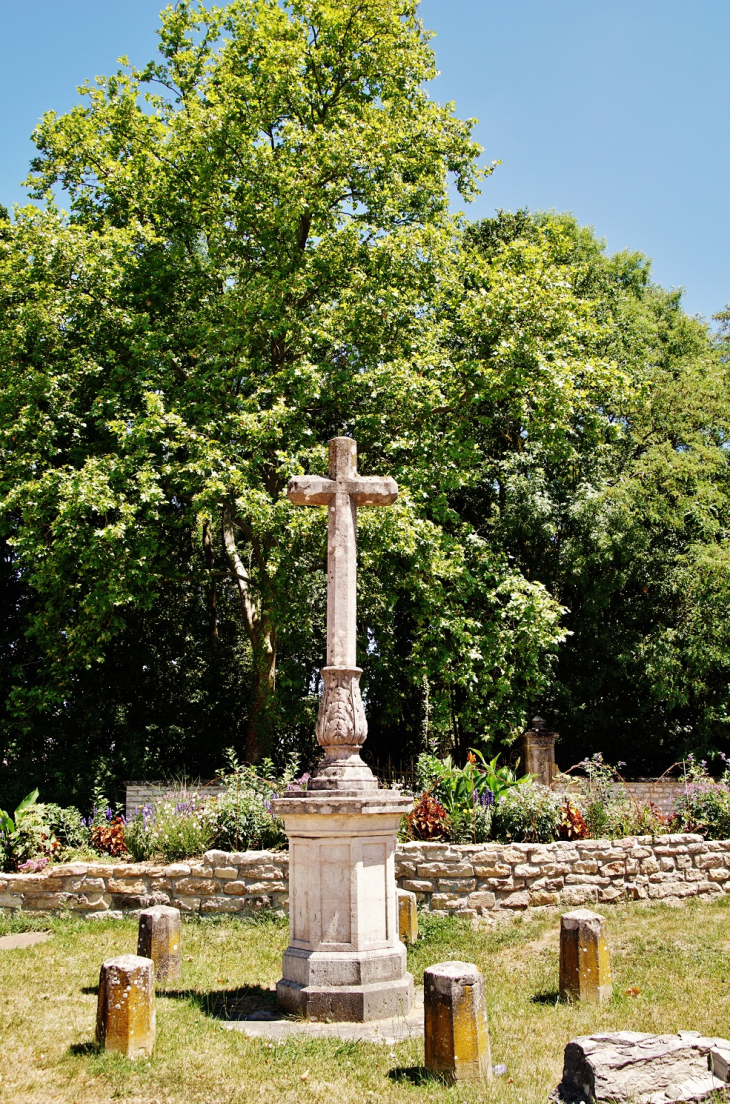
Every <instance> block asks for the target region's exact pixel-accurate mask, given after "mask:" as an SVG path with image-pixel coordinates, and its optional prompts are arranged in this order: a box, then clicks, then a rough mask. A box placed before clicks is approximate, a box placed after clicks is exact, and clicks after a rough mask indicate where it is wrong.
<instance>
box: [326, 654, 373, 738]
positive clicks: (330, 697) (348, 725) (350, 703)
mask: <svg viewBox="0 0 730 1104" xmlns="http://www.w3.org/2000/svg"><path fill="white" fill-rule="evenodd" d="M361 674H362V670H361V669H360V668H359V667H323V668H322V678H323V680H324V692H323V694H322V700H321V701H320V703H319V715H318V717H317V728H316V732H317V740H318V741H319V743H320V745H321V746H322V747H324V748H327V747H341V746H345V747H362V745H363V744H364V743H365V738H366V737H367V734H368V725H367V721H366V720H365V709H364V708H363V704H362V698H361V697H360V675H361Z"/></svg>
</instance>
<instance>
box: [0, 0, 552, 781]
mask: <svg viewBox="0 0 730 1104" xmlns="http://www.w3.org/2000/svg"><path fill="white" fill-rule="evenodd" d="M161 49H162V56H163V60H162V61H161V62H160V63H159V64H152V65H149V66H148V67H147V68H146V69H144V70H142V71H138V70H135V69H133V68H132V69H130V68H126V69H124V70H123V71H120V72H119V73H117V74H116V75H115V76H114V77H111V78H107V79H102V80H100V81H99V82H98V83H97V84H96V85H95V86H93V87H87V88H85V89H84V90H83V92H84V96H85V97H86V100H87V103H86V105H85V106H79V107H77V108H75V109H74V110H73V111H72V112H71V113H70V114H68V115H66V116H63V117H61V118H57V117H56V116H53V115H49V116H47V117H46V118H45V119H44V121H43V123H42V124H41V126H40V128H39V129H38V131H37V133H36V141H37V144H38V147H39V156H38V157H37V158H36V160H35V162H34V166H33V176H32V182H33V187H34V189H35V194H36V196H37V197H42V196H44V195H47V193H48V190H49V189H51V188H53V187H54V186H56V185H59V184H60V185H61V186H62V187H63V188H64V189H65V190H66V192H67V194H68V196H69V197H70V205H71V206H70V216H69V217H68V218H66V217H65V216H62V215H61V214H59V213H58V212H57V211H56V209H55V208H54V207H53V204H52V202H50V201H49V204H48V206H47V208H46V210H45V211H43V212H37V211H35V210H34V209H32V208H31V209H28V210H26V211H24V212H21V213H19V215H18V218H17V220H16V222H15V224H14V225H13V226H12V229H11V230H10V232H9V236H7V237H6V238H5V239H4V240H3V246H2V253H1V254H0V288H1V289H2V293H1V295H2V300H1V303H0V311H1V312H2V325H1V326H0V332H1V335H2V336H0V373H1V379H0V402H1V403H2V406H1V407H0V427H1V429H0V431H1V432H2V449H3V453H2V486H1V488H0V491H1V494H2V519H3V522H2V524H3V534H4V536H5V539H6V541H7V542H8V545H7V546H8V548H9V550H10V552H9V555H10V557H11V560H12V563H11V565H10V568H9V571H10V573H11V575H12V577H13V579H14V580H16V581H17V584H18V586H19V587H20V588H21V590H22V594H23V601H24V602H25V605H24V606H23V608H22V609H21V610H19V612H18V615H17V617H18V624H17V626H16V632H15V635H14V644H13V655H14V657H15V659H14V660H11V662H10V663H9V665H8V667H7V670H6V678H7V682H8V687H9V691H8V700H9V710H10V713H9V716H10V721H9V722H8V723H9V725H10V729H11V731H12V733H14V735H13V741H14V742H13V743H12V748H11V759H12V760H13V762H14V763H15V767H14V768H13V769H15V770H16V771H17V769H19V768H18V764H19V763H20V761H21V759H22V755H23V749H24V748H27V747H28V746H29V741H30V739H31V735H32V734H34V733H36V734H37V733H38V730H39V728H40V727H41V726H42V724H43V719H44V718H47V717H49V716H50V715H54V714H58V713H63V712H64V711H68V709H69V708H70V705H69V703H72V704H73V703H76V704H75V705H74V706H73V707H74V708H77V709H80V710H81V713H82V714H83V715H84V716H85V717H86V719H87V722H88V727H89V731H90V732H91V731H92V730H93V731H94V732H95V737H94V738H95V739H96V741H97V744H96V747H97V749H98V757H99V760H100V762H101V760H102V759H103V754H102V750H101V749H102V746H103V744H104V743H106V746H107V749H108V752H107V754H108V757H109V758H110V759H111V760H114V763H115V764H116V766H115V768H114V769H115V770H116V772H117V774H116V777H117V778H119V777H120V775H121V773H122V771H123V770H125V762H126V769H129V764H130V762H132V761H134V762H135V763H138V764H141V765H142V766H145V765H146V766H147V767H149V765H150V763H152V764H155V763H159V762H160V760H161V757H162V756H163V753H162V752H161V750H160V747H161V737H160V735H159V733H158V734H155V733H154V732H151V731H149V730H148V729H147V728H145V727H144V725H138V726H137V728H136V732H137V736H136V737H135V739H134V740H131V739H130V741H129V745H128V746H132V745H134V746H137V748H138V752H137V753H135V755H136V757H135V756H129V757H128V758H127V759H126V760H125V759H124V754H123V752H122V751H121V750H120V746H119V742H123V741H119V742H118V740H119V737H123V736H124V734H125V732H127V731H128V727H127V722H125V724H120V723H119V722H118V721H115V722H114V727H113V732H114V733H115V735H114V736H113V737H112V735H110V732H109V730H107V731H106V732H101V733H100V732H99V727H104V726H105V725H106V724H107V720H106V718H107V717H108V716H109V715H110V714H112V713H114V703H115V700H116V701H117V703H118V701H119V697H120V679H121V677H122V675H123V672H120V674H119V676H118V677H116V679H115V678H110V679H109V680H108V681H107V687H108V689H107V690H103V691H99V693H101V694H102V696H104V695H106V696H105V697H104V700H105V702H106V707H105V711H104V717H105V720H104V722H103V723H101V724H99V723H98V724H97V727H96V728H94V721H93V717H91V716H90V715H89V713H88V712H84V709H85V707H84V706H83V705H79V700H80V696H81V695H82V690H83V689H84V688H86V689H87V693H88V687H89V686H90V685H93V686H97V687H98V681H95V680H94V677H93V675H94V672H95V671H96V672H98V671H99V665H100V664H104V666H105V667H106V670H107V671H110V670H111V667H112V665H114V664H116V658H117V657H116V655H115V653H116V649H117V647H118V646H119V645H120V642H126V645H127V646H128V647H129V648H131V649H132V653H135V654H138V653H139V647H140V645H144V647H143V649H142V650H143V651H144V652H145V655H147V656H150V655H152V654H154V655H155V656H156V659H154V663H155V664H156V665H157V666H156V670H158V671H160V672H161V671H162V670H163V668H164V667H165V664H166V663H170V662H172V652H168V653H167V654H165V649H164V648H159V647H157V648H155V647H153V646H152V641H153V638H154V635H155V632H156V631H158V630H159V631H161V632H162V631H164V632H167V633H168V634H169V637H170V638H171V639H176V640H180V641H182V640H184V639H185V638H186V635H187V634H188V633H190V634H192V637H193V641H194V643H193V644H192V645H191V647H190V648H189V649H186V656H187V662H186V663H184V664H182V668H183V669H184V671H185V672H186V673H187V675H188V677H189V681H190V684H191V685H190V693H189V696H188V698H187V705H186V709H187V710H188V716H187V719H186V720H185V721H184V722H180V723H179V724H178V725H177V729H178V730H180V729H182V730H184V732H185V737H184V738H182V737H181V739H180V741H179V742H178V748H179V749H180V753H181V754H187V752H186V750H185V749H187V750H188V751H189V750H190V748H191V742H192V737H191V732H192V730H193V729H194V724H193V723H192V721H191V717H192V716H198V717H200V716H204V717H205V718H206V723H208V724H209V723H210V720H211V717H213V716H214V715H215V711H213V712H211V711H210V710H209V711H207V712H206V711H205V710H203V711H202V713H201V712H200V711H199V712H198V713H197V714H195V711H194V710H193V711H192V713H191V712H190V705H191V701H192V697H193V695H194V693H196V692H198V691H199V692H200V693H201V694H202V690H200V679H201V678H202V677H203V676H202V674H200V672H203V671H207V672H209V675H207V676H206V679H207V685H210V684H211V683H212V682H214V681H215V678H216V674H217V675H220V671H221V670H223V669H224V670H225V671H226V672H228V674H227V675H226V677H225V679H222V681H224V682H226V685H227V686H228V687H229V688H230V695H231V696H229V695H228V693H227V694H223V693H222V694H221V698H220V701H222V702H226V703H229V702H231V701H232V700H233V695H234V691H235V690H236V689H237V690H238V691H239V692H240V690H241V681H240V678H239V679H236V677H235V676H234V674H233V671H234V667H235V664H236V662H238V663H240V662H241V647H240V643H236V642H231V643H230V647H229V648H228V651H227V652H226V653H225V656H224V658H221V647H220V646H218V647H217V648H216V646H215V644H214V641H215V637H216V631H217V626H218V621H219V616H220V611H221V610H224V611H225V618H226V619H227V624H228V625H230V612H231V608H232V606H231V587H232V586H233V587H234V588H235V594H236V601H237V604H238V617H239V618H240V624H241V625H242V627H243V631H244V634H245V640H246V642H247V647H248V651H247V655H248V661H247V663H248V669H249V675H248V676H247V678H248V683H247V686H248V694H247V695H246V700H245V701H244V702H242V703H241V706H240V707H239V708H240V709H241V711H242V712H245V713H246V724H247V732H246V740H245V747H244V753H245V755H246V757H248V758H251V759H254V758H256V757H257V756H259V755H260V754H261V753H262V751H264V750H269V748H270V747H271V744H272V739H273V734H274V733H276V735H277V746H278V747H279V748H281V747H282V746H287V742H288V743H289V744H291V743H292V741H293V742H294V743H296V742H297V740H299V741H300V742H301V738H302V735H301V734H302V731H303V730H304V728H306V729H307V732H308V735H307V741H308V746H311V734H309V733H310V730H311V721H312V716H313V706H314V704H315V702H316V669H317V667H318V666H319V665H320V664H321V661H322V658H323V647H322V612H323V602H322V596H323V586H324V573H323V566H324V562H325V556H324V549H325V526H324V524H323V518H322V517H321V516H320V514H319V512H317V511H305V510H297V509H296V508H292V507H291V506H290V504H289V503H288V501H287V499H286V497H285V494H284V489H285V486H286V482H287V479H288V478H289V477H290V476H291V475H292V474H295V473H297V472H301V471H307V470H308V471H322V470H324V469H325V468H326V442H327V440H328V438H330V437H331V436H333V435H335V434H338V433H352V434H353V435H354V436H356V437H357V439H358V441H359V445H360V455H361V466H362V469H363V470H364V471H380V472H385V471H390V472H392V474H393V475H394V476H395V477H396V478H397V479H398V480H399V482H400V484H401V486H402V495H401V498H400V500H399V503H398V505H397V507H396V508H395V509H394V510H392V511H382V512H381V513H383V514H387V515H388V516H387V517H386V518H385V519H383V518H379V519H377V520H375V519H374V518H370V517H369V516H368V514H367V511H364V512H363V515H362V526H361V550H362V557H361V562H362V565H363V569H364V570H363V573H362V576H361V577H362V580H363V586H362V591H361V614H360V625H359V629H360V638H361V641H362V647H363V649H364V650H365V649H366V650H367V655H368V667H369V669H370V673H371V681H370V686H369V687H368V688H367V690H368V694H369V699H368V700H369V702H370V701H372V703H373V704H377V703H378V702H380V703H381V704H382V709H381V714H382V717H383V720H382V724H381V726H380V727H381V729H383V728H385V727H387V725H388V724H389V723H390V720H392V719H393V718H396V719H397V718H399V717H400V718H402V717H403V716H405V715H406V714H413V713H414V710H413V708H412V703H413V702H414V700H415V701H416V703H417V704H418V703H421V702H422V701H425V700H426V699H427V700H428V707H427V708H425V707H424V709H420V705H419V708H418V709H416V710H415V713H416V714H420V713H424V715H425V716H426V718H427V723H428V724H429V725H430V729H429V732H430V735H432V738H433V739H434V740H437V741H438V740H441V741H443V740H446V739H453V740H454V741H455V742H456V743H457V746H461V745H463V744H464V743H465V742H466V741H468V740H470V739H472V738H477V737H483V736H485V735H493V736H495V737H497V738H510V737H511V736H512V735H513V734H514V731H515V730H516V729H517V728H518V727H519V725H520V724H521V723H522V721H523V720H524V716H525V709H526V701H527V700H528V699H529V698H530V697H534V696H535V695H536V694H539V693H540V690H541V688H543V687H544V686H545V685H546V684H547V678H548V675H549V658H548V657H549V655H550V654H551V653H552V652H553V651H554V648H555V646H556V644H557V642H558V641H559V639H560V638H561V635H562V633H561V629H560V625H559V619H560V610H559V607H558V605H557V603H556V602H555V601H554V600H553V599H551V597H550V596H549V594H548V593H547V592H546V590H545V588H544V587H542V586H541V585H540V584H539V583H532V582H529V581H527V580H525V579H524V578H523V577H522V575H521V574H520V572H519V571H516V570H515V569H514V568H513V567H512V566H511V565H510V563H509V562H508V560H507V559H506V557H505V556H504V555H503V554H502V553H500V552H499V551H498V550H497V551H495V550H494V549H493V548H492V547H490V546H488V545H487V544H486V543H485V542H484V541H483V540H482V539H481V538H480V536H479V534H478V533H477V532H476V531H475V529H474V527H473V526H472V525H471V523H470V522H469V521H468V520H466V521H465V520H464V519H463V518H462V517H461V516H460V514H459V512H458V511H457V510H455V509H454V508H453V506H452V504H451V499H452V498H453V496H454V494H456V493H458V492H459V491H460V489H461V488H462V486H463V485H464V483H465V482H466V483H469V481H470V480H471V475H470V465H471V462H472V458H473V450H472V445H471V440H470V437H469V435H468V434H467V435H466V437H465V436H464V433H463V427H462V424H461V423H460V422H459V420H458V419H454V418H453V417H452V413H451V412H452V411H453V410H454V408H455V406H456V405H457V404H458V402H459V401H460V396H461V393H462V386H463V372H462V370H461V369H460V368H459V369H458V370H455V368H454V361H453V358H452V356H451V352H450V346H449V341H448V340H447V334H448V331H449V328H450V325H451V321H450V319H449V315H448V311H445V310H444V304H448V303H449V302H451V301H452V300H453V298H454V296H455V295H456V293H457V291H456V289H457V286H461V275H460V269H461V264H462V261H461V257H460V254H459V251H458V249H457V248H456V246H455V242H456V239H455V235H456V224H455V223H454V221H453V219H452V218H451V217H450V215H449V213H448V193H447V183H448V179H449V176H451V177H452V178H453V180H454V181H455V182H456V185H457V187H458V189H459V190H460V192H461V194H462V195H463V196H464V197H465V198H467V199H468V198H469V197H470V196H471V195H472V194H473V193H474V190H475V187H476V183H477V180H478V176H479V173H478V171H477V169H476V168H475V158H476V155H477V153H478V148H477V147H476V146H475V144H474V143H473V141H472V140H471V137H470V124H469V123H463V122H460V121H459V120H457V119H455V118H454V116H453V115H452V113H451V110H450V108H448V107H446V108H444V107H441V106H440V105H438V104H437V103H435V102H433V101H432V100H430V99H429V98H428V96H427V94H426V93H425V91H424V89H423V82H424V81H426V80H428V79H429V78H430V77H432V76H433V75H434V73H435V69H434V60H433V55H432V52H431V50H430V49H429V47H428V35H427V34H426V33H425V32H424V31H423V29H422V28H421V25H420V23H419V22H418V21H417V20H416V18H415V2H413V0H399V2H397V3H396V2H394V0H368V2H367V3H355V2H354V0H352V2H350V0H348V2H345V3H341V4H338V5H331V4H329V3H324V2H321V3H312V2H307V3H304V2H296V3H292V4H290V5H286V6H284V5H281V4H279V3H276V2H274V0H255V2H249V0H237V2H234V3H232V4H230V5H228V6H227V7H226V8H223V9H211V10H207V9H205V8H204V7H203V6H202V5H194V4H188V3H181V4H178V5H176V7H175V8H174V9H167V10H166V11H165V12H164V13H163V17H162V29H161ZM187 601H189V605H188V606H187V610H182V609H178V607H179V606H180V605H181V603H182V604H184V603H186V602H187ZM191 611H192V612H191ZM196 621H197V625H196ZM206 639H207V640H208V643H209V644H210V647H209V649H208V651H207V652H204V650H203V645H202V642H203V641H204V640H206ZM145 649H146V651H145ZM174 650H175V649H174V648H173V651H174ZM178 651H180V649H178ZM122 653H124V649H122ZM363 654H365V651H363ZM196 655H197V656H198V657H199V662H198V665H197V666H196V660H195V656H196ZM26 659H27V660H28V662H27V663H26ZM15 660H17V661H15ZM28 664H30V666H29V665H28ZM144 665H145V664H144V663H142V664H141V666H144ZM221 665H222V667H221ZM178 666H180V664H179V663H178ZM117 669H118V668H117ZM193 669H195V671H198V672H199V674H193ZM89 672H91V674H89ZM211 672H212V674H211ZM102 681H103V680H102ZM204 681H205V679H204ZM169 684H170V680H169V679H168V678H161V679H160V680H159V682H158V685H169ZM135 685H136V686H137V692H139V681H138V683H137V684H135ZM175 685H176V687H177V688H178V689H177V690H176V694H177V695H178V696H177V697H175V698H174V700H175V701H176V702H180V703H182V702H183V701H184V700H185V691H184V688H180V681H179V678H178V680H177V681H176V683H175ZM391 690H393V691H394V692H393V694H390V691H391ZM203 696H205V695H203ZM121 697H122V698H124V699H125V700H127V699H128V700H130V701H131V700H132V697H133V695H130V694H127V693H126V692H125V694H123V695H121ZM220 701H219V704H220ZM385 718H390V720H389V719H385ZM419 723H420V721H419ZM128 724H129V725H132V727H134V726H133V724H132V722H131V721H129V722H128ZM167 725H168V728H171V729H172V730H175V728H176V725H175V723H174V722H173V721H172V719H171V718H170V717H169V715H168V720H167ZM374 727H375V728H377V727H378V726H377V724H376V725H375V726H374ZM409 731H410V730H409ZM400 742H401V743H402V742H403V741H402V740H401V741H400ZM112 745H113V747H112ZM40 754H41V751H40V750H38V751H37V752H36V755H37V756H38V755H40ZM43 754H44V755H48V754H49V749H48V747H46V748H45V750H44V751H43ZM55 754H56V755H58V747H56V749H55ZM6 758H7V756H6ZM198 762H200V760H198ZM24 769H27V764H26V766H25V768H24Z"/></svg>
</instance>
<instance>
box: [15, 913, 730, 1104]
mask: <svg viewBox="0 0 730 1104" xmlns="http://www.w3.org/2000/svg"><path fill="white" fill-rule="evenodd" d="M606 914H607V917H608V925H609V938H610V946H611V957H612V968H613V980H614V992H615V996H614V999H613V1001H612V1002H611V1003H610V1004H609V1005H608V1006H606V1007H602V1008H594V1007H579V1006H568V1005H562V1004H560V1003H558V1001H557V994H556V992H555V990H556V985H557V973H558V953H557V951H558V944H557V926H558V923H559V921H558V918H557V915H556V914H553V915H545V916H541V917H540V918H538V919H533V920H528V921H523V920H521V918H520V917H516V918H515V921H514V922H512V923H510V924H508V925H507V926H505V927H504V928H502V929H500V930H499V931H497V932H492V933H489V932H484V933H474V932H472V931H470V929H469V927H468V926H467V925H464V924H462V923H460V922H459V921H456V920H448V921H435V920H433V919H431V920H430V921H427V922H426V923H425V924H424V925H423V927H424V928H425V935H424V938H423V939H421V940H420V941H419V943H418V945H417V946H416V947H415V948H414V949H413V950H412V951H411V952H410V961H411V969H412V971H413V973H414V974H415V976H416V981H417V983H418V982H420V980H421V977H422V974H423V969H424V967H426V966H428V965H430V964H432V963H434V962H439V961H442V960H444V959H449V958H459V959H466V960H468V961H473V962H476V963H477V964H478V965H479V966H480V967H481V969H482V970H483V972H484V977H485V982H486V989H487V1003H488V1008H489V1017H490V1030H491V1038H492V1058H493V1061H494V1062H506V1063H507V1067H508V1073H507V1076H506V1077H502V1078H500V1079H498V1080H496V1081H494V1082H493V1083H492V1085H491V1086H488V1087H464V1086H459V1087H453V1088H447V1087H445V1086H442V1085H441V1084H439V1083H437V1082H434V1081H432V1080H430V1079H429V1078H428V1077H426V1076H425V1075H424V1072H423V1070H422V1068H421V1067H422V1062H423V1043H422V1041H411V1042H406V1043H402V1044H399V1045H397V1046H394V1047H392V1048H391V1047H389V1046H376V1045H372V1044H364V1043H342V1042H340V1041H336V1040H316V1041H298V1040H290V1041H288V1042H286V1043H285V1044H283V1045H276V1046H274V1045H272V1044H269V1043H267V1042H265V1041H262V1040H258V1039H248V1038H246V1037H245V1036H244V1035H243V1034H241V1033H239V1032H233V1031H227V1030H224V1029H223V1028H222V1027H221V1026H220V1021H219V1019H218V1017H217V1013H219V1012H220V1009H221V1008H222V1006H223V1005H224V1004H225V1003H226V1002H228V1003H233V1004H237V1005H238V1006H239V1007H241V1006H244V1007H245V1006H246V1004H248V1003H253V1004H254V1005H256V1006H258V1007H260V1006H261V1004H262V1003H265V1002H266V1001H268V1000H271V999H272V994H271V992H270V987H271V986H272V985H273V983H274V982H275V981H276V979H277V978H278V976H279V970H280V961H281V953H282V951H283V950H284V947H285V945H286V934H287V932H286V926H285V925H284V924H282V923H277V922H261V923H256V924H255V923H244V922H240V921H239V922H237V921H234V920H229V919H220V920H218V919H215V920H212V921H205V922H200V921H190V922H187V923H185V925H184V928H183V940H184V946H183V954H184V956H185V961H184V963H183V983H182V985H181V986H180V987H179V988H177V989H175V990H170V991H168V992H164V991H163V992H161V993H160V994H159V996H158V1003H157V1024H158V1034H157V1045H156V1049H155V1054H154V1056H153V1058H152V1059H151V1060H150V1061H140V1062H134V1063H132V1062H129V1061H127V1060H126V1059H121V1058H119V1057H116V1056H106V1055H104V1054H99V1053H97V1052H96V1050H95V1048H94V1046H93V1030H94V1019H95V1010H96V985H97V981H98V974H99V965H100V963H101V962H102V960H103V959H105V958H109V957H111V956H113V955H118V954H122V953H127V952H133V951H134V950H135V948H136V923H135V921H134V919H130V920H124V921H94V922H87V923H84V922H80V921H76V920H74V919H57V920H52V921H46V922H45V923H44V921H43V920H38V919H36V920H35V921H31V920H29V919H27V918H24V917H16V918H13V919H10V918H4V919H0V934H6V933H7V932H10V931H20V930H29V929H31V928H32V927H34V926H35V927H38V928H40V927H44V926H45V927H50V928H51V929H52V930H53V938H52V939H50V940H49V941H48V942H47V943H44V944H40V945H37V946H33V947H29V948H26V949H23V950H3V951H0V1001H1V1004H0V1101H1V1102H2V1104H11V1102H12V1104H31V1102H32V1104H36V1102H37V1104H41V1102H42V1104H55V1102H59V1104H60V1102H63V1104H101V1102H106V1101H119V1102H121V1104H124V1102H132V1101H134V1102H144V1104H163V1102H164V1104H173V1102H174V1104H198V1102H205V1104H208V1102H210V1104H213V1102H215V1104H234V1102H239V1101H258V1100H265V1101H267V1104H268V1102H271V1104H284V1102H295V1101H296V1102H300V1101H301V1102H303V1104H310V1102H311V1104H315V1102H319V1101H322V1102H323V1104H333V1102H336V1104H355V1102H358V1104H360V1102H365V1104H367V1102H368V1101H379V1102H383V1104H401V1102H403V1104H406V1102H413V1104H415V1102H419V1101H431V1100H433V1101H436V1100H438V1101H444V1102H449V1104H451V1102H456V1101H465V1102H467V1101H476V1100H489V1101H495V1102H510V1104H545V1101H546V1098H547V1095H548V1093H549V1091H550V1090H551V1089H552V1088H553V1087H554V1086H555V1084H556V1083H557V1082H558V1080H559V1078H560V1072H561V1067H562V1053H563V1048H564V1046H565V1044H566V1043H567V1042H568V1040H569V1039H571V1038H572V1037H573V1036H575V1035H580V1034H588V1033H591V1032H594V1031H599V1030H607V1029H618V1028H630V1029H633V1030H637V1031H656V1032H659V1031H677V1030H679V1029H681V1028H690V1029H696V1030H700V1031H703V1032H706V1033H708V1034H715V1035H722V1036H726V1037H728V1036H730V951H729V950H728V948H729V947H730V898H725V899H723V900H720V901H718V902H713V903H711V904H705V903H701V904H699V903H688V904H686V905H685V906H684V907H683V908H681V909H670V908H666V907H662V906H655V907H652V908H642V907H639V906H626V907H624V908H612V909H608V910H607V912H606ZM633 987H637V988H638V989H639V990H640V994H639V996H637V997H630V996H626V995H625V990H627V989H629V988H633Z"/></svg>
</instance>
